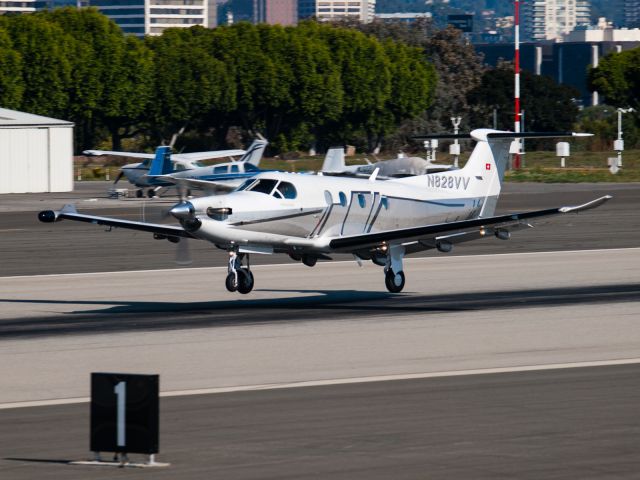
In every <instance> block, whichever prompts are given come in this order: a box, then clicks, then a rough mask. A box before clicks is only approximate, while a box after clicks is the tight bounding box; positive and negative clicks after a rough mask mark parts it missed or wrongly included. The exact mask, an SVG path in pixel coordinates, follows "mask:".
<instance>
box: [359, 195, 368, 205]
mask: <svg viewBox="0 0 640 480" xmlns="http://www.w3.org/2000/svg"><path fill="white" fill-rule="evenodd" d="M358 204H359V205H360V208H364V207H366V206H367V199H366V198H364V195H363V194H362V193H359V194H358Z"/></svg>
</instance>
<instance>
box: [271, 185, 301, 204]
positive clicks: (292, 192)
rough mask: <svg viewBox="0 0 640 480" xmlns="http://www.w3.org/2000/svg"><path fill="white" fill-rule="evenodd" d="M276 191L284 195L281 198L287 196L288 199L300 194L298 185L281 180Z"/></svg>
mask: <svg viewBox="0 0 640 480" xmlns="http://www.w3.org/2000/svg"><path fill="white" fill-rule="evenodd" d="M276 191H277V192H279V193H280V194H281V195H282V197H281V198H286V199H287V200H293V199H295V198H296V197H297V196H298V192H296V187H294V186H293V184H292V183H289V182H280V183H279V184H278V188H277V190H276Z"/></svg>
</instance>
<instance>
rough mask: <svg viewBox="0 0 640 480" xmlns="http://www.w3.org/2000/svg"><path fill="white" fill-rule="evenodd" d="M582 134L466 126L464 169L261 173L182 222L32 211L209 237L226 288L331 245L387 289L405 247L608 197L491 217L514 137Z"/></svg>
mask: <svg viewBox="0 0 640 480" xmlns="http://www.w3.org/2000/svg"><path fill="white" fill-rule="evenodd" d="M581 135H585V134H571V133H568V134H533V133H518V134H514V133H510V132H500V131H496V130H489V129H480V130H474V131H473V132H471V137H472V138H473V139H474V140H476V142H477V144H476V146H475V148H474V150H473V152H472V154H471V157H470V158H469V161H468V162H467V164H466V165H465V166H464V168H462V169H459V170H453V171H451V172H446V173H441V174H440V173H432V174H427V175H420V176H413V177H406V178H401V179H393V180H387V181H384V182H382V181H376V180H375V176H376V172H374V173H373V174H372V175H371V177H370V178H369V179H359V178H343V177H332V176H323V175H305V174H295V173H282V172H267V173H261V174H259V175H257V176H256V177H254V178H252V179H250V180H247V181H246V182H245V183H244V184H243V185H242V186H240V187H239V188H238V189H237V190H235V191H234V192H232V193H230V194H228V195H221V196H208V197H199V198H194V199H192V200H190V201H183V202H180V203H178V204H177V205H175V206H174V207H173V208H172V209H171V214H172V215H173V216H174V217H175V218H176V219H177V220H178V221H179V222H180V226H170V225H162V224H153V223H145V222H135V221H129V220H121V219H116V218H110V217H99V216H94V215H85V214H81V213H78V212H77V211H76V209H75V207H74V206H73V205H66V206H65V207H63V208H62V209H61V210H59V211H53V210H46V211H42V212H40V213H39V214H38V217H39V219H40V220H41V221H43V222H55V221H59V220H62V219H68V220H76V221H81V222H89V223H95V224H98V225H106V226H109V227H121V228H129V229H134V230H142V231H147V232H150V233H153V235H154V237H155V238H156V239H168V240H169V241H172V242H177V241H179V240H180V239H184V238H195V239H200V240H206V241H209V242H211V243H212V244H213V245H215V246H216V247H218V248H221V249H224V250H227V251H228V252H229V266H228V274H227V278H226V287H227V289H228V290H230V291H235V290H237V291H238V292H240V293H248V292H250V291H251V289H252V288H253V285H254V278H253V274H252V273H251V271H250V266H249V255H250V254H252V253H259V254H271V253H286V254H289V255H290V256H291V257H292V258H293V259H296V260H301V261H302V262H303V263H304V264H306V265H308V266H313V265H315V263H316V261H317V260H318V259H328V258H329V257H328V255H329V254H332V253H351V254H353V255H354V256H355V257H356V259H357V260H358V261H360V260H372V261H373V262H374V263H375V264H377V265H380V266H383V267H384V278H385V284H386V287H387V289H388V290H389V291H390V292H394V293H395V292H400V291H401V290H402V289H403V287H404V285H405V274H404V269H403V258H404V256H405V255H406V254H409V253H414V252H418V251H421V250H428V249H437V250H439V251H441V252H449V251H451V249H452V248H453V246H454V245H455V244H457V243H461V242H465V241H470V240H476V239H480V238H486V237H493V236H495V237H497V238H499V239H502V240H506V239H508V238H509V237H510V235H511V231H513V230H517V229H520V228H525V227H530V226H531V225H530V223H529V221H530V220H532V219H535V218H539V217H545V216H550V215H558V214H566V213H570V212H580V211H584V210H588V209H590V208H595V207H597V206H599V205H602V204H603V203H604V202H606V201H607V200H609V199H610V198H611V197H610V196H608V195H607V196H604V197H601V198H598V199H595V200H593V201H591V202H589V203H586V204H584V205H579V206H569V207H557V208H549V209H545V210H536V211H529V212H524V213H511V214H506V215H498V216H495V215H494V211H495V208H496V203H497V200H498V196H499V194H500V188H501V182H502V179H503V176H504V172H505V168H506V164H507V159H508V156H509V145H510V143H511V141H512V140H513V139H514V138H516V137H538V136H544V137H549V136H581ZM448 137H449V138H450V136H448ZM462 137H464V136H462V135H461V136H458V138H462ZM441 138H442V137H441ZM466 138H468V136H466ZM244 260H246V265H245V266H243V261H244Z"/></svg>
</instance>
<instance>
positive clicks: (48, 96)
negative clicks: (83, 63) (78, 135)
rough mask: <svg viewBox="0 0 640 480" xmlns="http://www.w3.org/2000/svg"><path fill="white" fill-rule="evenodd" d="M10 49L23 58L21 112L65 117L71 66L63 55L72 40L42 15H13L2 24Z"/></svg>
mask: <svg viewBox="0 0 640 480" xmlns="http://www.w3.org/2000/svg"><path fill="white" fill-rule="evenodd" d="M3 23H4V26H5V28H6V31H7V32H8V33H9V35H10V37H11V42H12V44H13V49H14V50H15V51H17V52H18V53H19V55H20V58H22V70H21V72H22V84H23V85H24V92H23V94H22V102H21V103H20V109H21V110H24V111H25V112H30V113H35V114H39V115H46V116H51V117H60V116H64V113H65V112H66V108H67V105H68V103H69V101H70V99H69V83H70V81H71V62H70V61H69V58H68V56H67V54H66V53H65V52H66V51H67V49H68V48H70V43H71V39H70V38H69V36H68V35H66V34H65V32H64V31H63V30H62V28H60V27H59V26H58V25H54V24H52V23H50V22H48V21H47V20H46V18H45V17H44V16H43V15H40V14H34V15H16V16H11V17H9V18H7V19H4V21H3Z"/></svg>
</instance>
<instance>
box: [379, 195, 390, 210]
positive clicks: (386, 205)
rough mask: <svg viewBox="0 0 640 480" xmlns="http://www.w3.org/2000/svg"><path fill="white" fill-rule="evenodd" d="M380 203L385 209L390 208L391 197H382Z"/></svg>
mask: <svg viewBox="0 0 640 480" xmlns="http://www.w3.org/2000/svg"><path fill="white" fill-rule="evenodd" d="M380 205H382V207H383V208H384V209H385V210H389V199H388V198H387V197H382V198H381V199H380Z"/></svg>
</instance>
